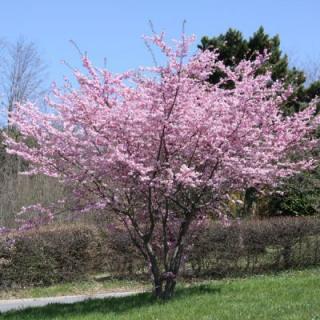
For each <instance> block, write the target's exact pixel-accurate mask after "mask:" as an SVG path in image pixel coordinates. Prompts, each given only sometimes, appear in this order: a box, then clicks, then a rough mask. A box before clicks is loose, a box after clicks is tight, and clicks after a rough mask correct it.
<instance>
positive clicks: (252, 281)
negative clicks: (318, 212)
mask: <svg viewBox="0 0 320 320" xmlns="http://www.w3.org/2000/svg"><path fill="white" fill-rule="evenodd" d="M319 297H320V269H309V270H304V271H294V272H293V271H292V272H284V273H281V274H278V275H268V276H267V275H265V276H255V277H251V278H246V279H231V280H230V279H229V280H228V279H225V280H219V281H207V282H205V283H202V284H200V285H192V286H181V287H180V288H178V290H177V293H176V296H175V297H174V299H172V300H171V301H169V302H167V303H162V302H159V301H155V300H154V299H153V298H152V297H151V295H150V293H142V294H138V295H135V296H129V297H122V298H108V299H104V300H91V301H85V302H80V303H76V304H73V305H50V306H47V307H43V308H33V309H27V310H24V311H20V312H9V313H5V314H3V315H0V319H6V320H17V319H23V320H40V319H41V320H49V319H51V320H53V319H54V320H62V319H68V320H102V319H103V320H111V319H112V320H114V319H118V320H122V319H123V320H124V319H130V320H136V319H140V320H144V319H145V320H147V319H154V320H156V319H157V320H164V319H173V320H182V319H183V320H196V319H199V320H226V319H228V320H231V319H232V320H238V319H239V320H240V319H241V320H242V319H255V320H259V319H261V320H270V319H277V320H279V319H280V320H284V319H286V320H289V319H290V320H320V298H319Z"/></svg>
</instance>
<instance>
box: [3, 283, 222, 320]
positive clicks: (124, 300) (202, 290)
mask: <svg viewBox="0 0 320 320" xmlns="http://www.w3.org/2000/svg"><path fill="white" fill-rule="evenodd" d="M218 292H220V288H219V287H213V286H212V285H211V286H210V285H196V286H192V287H189V288H178V289H177V291H176V293H175V295H174V297H173V298H172V299H171V300H168V301H159V300H158V299H156V298H154V297H153V296H152V294H151V293H140V294H137V295H132V296H128V297H117V298H116V297H115V298H106V299H94V300H88V301H84V302H77V303H74V304H51V305H48V306H45V307H38V308H28V309H24V310H21V311H10V312H7V313H3V314H0V319H7V320H14V319H29V318H30V319H39V320H40V319H41V320H49V319H57V318H59V317H61V318H62V317H63V318H65V319H69V317H70V318H71V317H74V316H77V315H82V316H85V315H89V314H90V313H99V314H105V315H107V314H109V313H116V314H119V315H120V314H122V313H126V312H129V311H134V310H135V309H140V308H145V307H149V306H152V305H164V304H166V303H170V302H171V301H177V300H184V299H189V298H191V297H192V296H194V295H197V296H199V295H203V294H216V293H218Z"/></svg>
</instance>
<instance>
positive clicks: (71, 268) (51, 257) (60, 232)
mask: <svg viewBox="0 0 320 320" xmlns="http://www.w3.org/2000/svg"><path fill="white" fill-rule="evenodd" d="M100 246H101V240H100V237H99V233H98V232H97V230H96V229H95V228H93V227H92V226H85V225H73V226H70V225H67V226H51V227H46V228H42V229H38V230H33V231H29V232H24V233H22V234H18V235H13V234H11V235H9V236H7V237H6V238H2V239H1V241H0V279H1V286H2V287H6V286H26V285H49V284H53V283H58V282H63V281H71V280H75V279H79V278H81V277H84V276H85V275H86V274H88V273H90V272H92V270H94V269H96V267H97V264H98V263H97V259H98V258H99V247H100Z"/></svg>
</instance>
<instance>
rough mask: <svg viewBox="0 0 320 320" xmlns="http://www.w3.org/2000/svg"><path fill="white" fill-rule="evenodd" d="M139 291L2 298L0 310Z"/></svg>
mask: <svg viewBox="0 0 320 320" xmlns="http://www.w3.org/2000/svg"><path fill="white" fill-rule="evenodd" d="M137 293H139V291H126V292H109V293H98V294H92V295H78V296H60V297H47V298H32V299H10V300H0V312H7V311H10V310H18V309H25V308H29V307H43V306H46V305H48V304H52V303H75V302H80V301H85V300H89V299H104V298H113V297H125V296H130V295H133V294H137Z"/></svg>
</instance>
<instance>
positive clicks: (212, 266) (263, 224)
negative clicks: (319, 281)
mask: <svg viewBox="0 0 320 320" xmlns="http://www.w3.org/2000/svg"><path fill="white" fill-rule="evenodd" d="M187 254H188V263H189V264H190V266H191V271H192V272H191V273H192V275H193V276H200V275H201V276H204V275H210V276H215V277H224V276H230V275H247V274H256V273H262V272H268V271H278V270H284V269H291V268H302V267H307V266H313V265H319V264H320V219H317V218H310V217H299V218H289V217H288V218H272V219H267V220H251V221H250V220H249V221H241V222H240V221H238V222H234V223H232V224H231V225H230V226H229V227H223V226H222V225H221V224H218V223H215V224H211V225H210V226H209V227H208V228H207V229H206V230H203V232H201V233H199V234H198V235H197V236H196V237H195V240H194V241H193V244H192V245H191V246H190V247H189V248H188V252H187Z"/></svg>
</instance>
